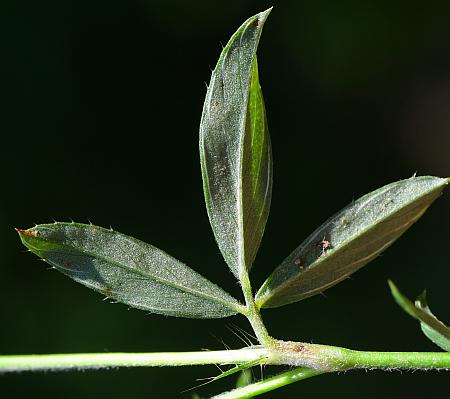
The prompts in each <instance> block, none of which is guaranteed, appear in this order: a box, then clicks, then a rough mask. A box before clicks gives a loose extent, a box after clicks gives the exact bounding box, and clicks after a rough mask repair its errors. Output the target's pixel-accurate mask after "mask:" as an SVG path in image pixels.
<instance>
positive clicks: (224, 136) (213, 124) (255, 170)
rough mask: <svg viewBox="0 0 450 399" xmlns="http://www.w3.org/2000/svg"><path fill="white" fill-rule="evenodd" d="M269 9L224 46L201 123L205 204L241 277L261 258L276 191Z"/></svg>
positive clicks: (226, 255)
mask: <svg viewBox="0 0 450 399" xmlns="http://www.w3.org/2000/svg"><path fill="white" fill-rule="evenodd" d="M269 12H270V10H267V11H265V12H262V13H260V14H257V15H255V16H253V17H251V18H249V19H248V20H247V21H246V22H245V23H244V24H243V25H242V26H241V27H240V28H239V29H238V30H237V32H236V33H235V34H234V35H233V36H232V38H231V39H230V41H229V42H228V44H227V46H226V47H225V48H224V49H223V51H222V54H221V55H220V58H219V61H218V63H217V66H216V68H215V69H214V71H213V73H212V76H211V82H210V84H209V87H208V91H207V94H206V99H205V103H204V107H203V114H202V119H201V122H200V159H201V167H202V177H203V188H204V194H205V201H206V208H207V211H208V216H209V220H210V223H211V227H212V229H213V232H214V235H215V238H216V241H217V244H218V246H219V248H220V251H221V253H222V255H223V257H224V259H225V261H226V262H227V264H228V266H229V267H230V269H231V271H232V272H233V273H234V275H235V276H236V277H237V278H238V279H240V276H241V274H242V273H244V272H246V271H248V270H249V269H250V267H251V265H252V263H253V260H254V258H255V256H256V252H257V250H258V248H259V245H260V242H261V238H262V235H263V232H264V227H265V224H266V221H267V216H268V213H269V207H270V198H271V190H272V155H271V146H270V139H269V133H268V128H267V120H266V114H265V108H264V101H263V97H262V92H261V87H260V85H259V80H258V67H257V63H256V49H257V46H258V42H259V38H260V35H261V31H262V28H263V24H264V22H265V20H266V18H267V16H268V14H269Z"/></svg>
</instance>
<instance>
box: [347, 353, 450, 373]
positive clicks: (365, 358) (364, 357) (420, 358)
mask: <svg viewBox="0 0 450 399" xmlns="http://www.w3.org/2000/svg"><path fill="white" fill-rule="evenodd" d="M346 367H347V368H350V369H374V368H376V369H385V370H386V369H387V370H392V369H403V370H404V369H422V370H426V369H447V370H450V352H362V351H353V350H348V353H347V358H346Z"/></svg>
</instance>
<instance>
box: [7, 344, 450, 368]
mask: <svg viewBox="0 0 450 399" xmlns="http://www.w3.org/2000/svg"><path fill="white" fill-rule="evenodd" d="M271 339H272V338H271ZM249 362H252V363H255V364H258V363H260V364H277V365H289V366H301V367H307V368H310V369H312V370H315V372H317V373H323V372H335V371H345V370H351V369H382V370H383V369H384V370H392V369H404V370H408V369H422V370H427V369H446V370H450V352H364V351H354V350H350V349H345V348H339V347H335V346H327V345H315V344H307V343H300V342H288V341H278V340H274V339H272V347H271V348H269V349H268V348H264V347H262V346H254V347H250V348H244V349H238V350H223V351H203V352H178V353H177V352H165V353H164V352H162V353H80V354H57V355H7V356H0V373H4V372H14V371H32V370H35V371H38V370H70V369H98V368H107V367H150V366H190V365H200V364H245V363H249Z"/></svg>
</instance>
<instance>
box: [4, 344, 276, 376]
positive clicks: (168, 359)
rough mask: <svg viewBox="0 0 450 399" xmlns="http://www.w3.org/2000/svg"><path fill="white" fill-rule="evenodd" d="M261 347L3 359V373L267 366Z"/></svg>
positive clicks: (7, 357)
mask: <svg viewBox="0 0 450 399" xmlns="http://www.w3.org/2000/svg"><path fill="white" fill-rule="evenodd" d="M267 357H268V351H267V350H266V349H264V348H261V347H252V348H245V349H239V350H223V351H203V352H166V353H164V352H161V353H79V354H57V355H17V356H16V355H10V356H0V373H5V372H17V371H43V370H55V371H57V370H71V369H76V370H81V369H101V368H108V367H151V366H192V365H199V364H240V363H247V362H252V361H254V362H256V361H258V360H260V361H261V363H265V359H266V358H267Z"/></svg>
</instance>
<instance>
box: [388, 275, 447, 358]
mask: <svg viewBox="0 0 450 399" xmlns="http://www.w3.org/2000/svg"><path fill="white" fill-rule="evenodd" d="M388 283H389V287H390V289H391V292H392V296H393V297H394V299H395V301H396V302H397V303H398V305H399V306H400V307H401V308H402V309H403V310H404V311H405V312H406V313H408V314H409V315H410V316H412V317H414V318H415V319H417V320H419V321H420V327H421V328H422V331H423V333H424V334H425V335H426V336H427V338H428V339H429V340H430V341H432V342H434V343H435V344H436V345H437V346H439V347H440V348H442V349H444V350H445V351H447V352H450V328H448V327H447V326H446V325H445V324H444V323H442V321H440V320H438V319H437V318H436V316H435V315H433V313H431V311H430V308H429V307H428V305H427V301H426V294H425V292H423V293H422V295H420V296H419V297H418V298H417V299H416V303H415V305H414V304H413V303H412V302H411V301H410V300H409V299H408V298H407V297H406V296H405V295H403V294H402V293H401V292H400V290H399V289H398V288H397V287H396V286H395V284H394V283H393V282H392V281H390V280H389V281H388Z"/></svg>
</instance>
